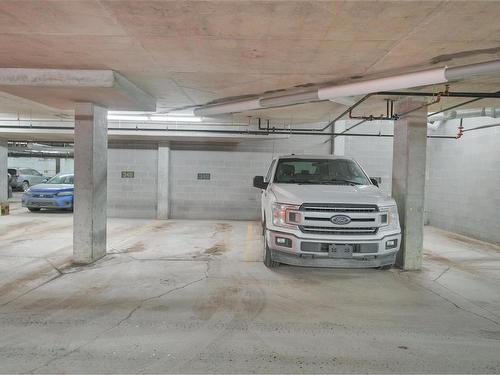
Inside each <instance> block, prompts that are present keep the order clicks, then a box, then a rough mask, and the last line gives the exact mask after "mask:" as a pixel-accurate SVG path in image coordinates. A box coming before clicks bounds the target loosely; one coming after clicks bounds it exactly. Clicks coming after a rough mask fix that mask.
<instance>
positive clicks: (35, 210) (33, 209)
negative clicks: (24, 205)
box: [28, 207, 40, 212]
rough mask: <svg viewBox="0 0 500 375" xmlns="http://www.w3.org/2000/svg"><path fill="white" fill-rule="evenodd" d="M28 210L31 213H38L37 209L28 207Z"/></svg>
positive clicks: (38, 209)
mask: <svg viewBox="0 0 500 375" xmlns="http://www.w3.org/2000/svg"><path fill="white" fill-rule="evenodd" d="M28 210H30V211H31V212H38V211H40V208H39V207H28Z"/></svg>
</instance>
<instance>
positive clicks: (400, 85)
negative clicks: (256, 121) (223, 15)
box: [194, 60, 500, 116]
mask: <svg viewBox="0 0 500 375" xmlns="http://www.w3.org/2000/svg"><path fill="white" fill-rule="evenodd" d="M497 72H500V60H494V61H488V62H484V63H479V64H471V65H464V66H458V67H453V68H447V67H444V68H434V69H428V70H422V71H420V72H412V73H406V74H398V75H396V76H391V77H385V78H375V79H370V80H366V81H361V82H352V83H346V84H343V85H333V86H332V85H330V86H324V87H320V88H319V89H314V90H311V91H305V92H302V93H298V94H297V93H294V94H286V95H281V96H275V97H257V98H253V99H247V100H241V101H234V102H226V103H219V104H212V105H207V106H202V107H199V108H197V109H195V110H194V114H195V115H196V116H213V115H221V114H225V113H236V112H243V111H248V110H253V109H263V108H273V107H281V106H286V105H293V104H301V103H307V102H310V101H315V100H332V99H333V100H336V99H338V98H343V97H346V96H355V95H366V94H370V93H376V92H379V91H392V90H400V89H406V88H412V87H418V86H428V85H435V84H439V83H445V82H448V81H451V80H457V79H464V78H467V77H471V76H477V75H488V74H494V73H497Z"/></svg>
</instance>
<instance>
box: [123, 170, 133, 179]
mask: <svg viewBox="0 0 500 375" xmlns="http://www.w3.org/2000/svg"><path fill="white" fill-rule="evenodd" d="M122 178H134V171H122Z"/></svg>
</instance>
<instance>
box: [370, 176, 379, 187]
mask: <svg viewBox="0 0 500 375" xmlns="http://www.w3.org/2000/svg"><path fill="white" fill-rule="evenodd" d="M370 181H371V182H372V184H373V185H375V186H376V187H378V180H377V179H376V178H374V177H370Z"/></svg>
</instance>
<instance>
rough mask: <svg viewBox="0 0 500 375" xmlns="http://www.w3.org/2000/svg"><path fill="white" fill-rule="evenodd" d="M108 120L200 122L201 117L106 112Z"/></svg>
mask: <svg viewBox="0 0 500 375" xmlns="http://www.w3.org/2000/svg"><path fill="white" fill-rule="evenodd" d="M108 120H110V121H141V122H201V121H202V119H201V117H197V116H190V115H186V116H184V115H176V116H168V115H155V114H142V115H135V114H130V115H129V114H124V112H121V113H120V114H115V113H108Z"/></svg>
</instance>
